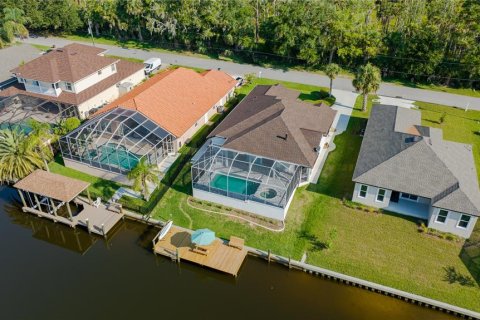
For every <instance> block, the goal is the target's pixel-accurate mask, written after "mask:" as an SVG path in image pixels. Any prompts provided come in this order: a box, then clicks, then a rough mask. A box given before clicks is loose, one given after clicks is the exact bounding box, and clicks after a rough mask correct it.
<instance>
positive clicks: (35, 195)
mask: <svg viewBox="0 0 480 320" xmlns="http://www.w3.org/2000/svg"><path fill="white" fill-rule="evenodd" d="M33 197H34V198H35V202H36V203H37V206H38V211H40V212H43V211H42V206H41V205H40V201H38V197H37V194H36V193H34V194H33Z"/></svg>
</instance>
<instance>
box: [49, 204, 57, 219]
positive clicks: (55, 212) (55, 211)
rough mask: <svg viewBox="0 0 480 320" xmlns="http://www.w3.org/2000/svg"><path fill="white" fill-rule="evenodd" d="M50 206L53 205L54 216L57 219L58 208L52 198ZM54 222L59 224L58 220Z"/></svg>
mask: <svg viewBox="0 0 480 320" xmlns="http://www.w3.org/2000/svg"><path fill="white" fill-rule="evenodd" d="M50 204H51V205H52V208H53V214H54V215H55V217H56V216H57V207H55V202H53V199H52V198H50ZM54 221H55V222H57V220H54Z"/></svg>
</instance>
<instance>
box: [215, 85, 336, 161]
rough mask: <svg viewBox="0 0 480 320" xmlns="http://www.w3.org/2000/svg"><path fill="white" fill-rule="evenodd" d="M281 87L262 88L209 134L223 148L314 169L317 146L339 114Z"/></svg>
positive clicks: (255, 90)
mask: <svg viewBox="0 0 480 320" xmlns="http://www.w3.org/2000/svg"><path fill="white" fill-rule="evenodd" d="M298 96H299V92H298V91H295V90H289V89H286V88H285V87H283V86H282V85H273V86H269V85H259V86H256V87H255V88H254V89H253V90H252V91H251V92H250V94H249V95H248V96H246V97H245V98H244V99H243V100H242V101H241V102H240V103H239V104H238V105H237V106H236V107H235V109H233V111H232V112H231V113H230V114H229V115H228V116H227V117H226V118H225V119H224V120H223V121H222V122H221V123H220V125H219V126H218V127H217V128H215V130H213V131H212V133H210V135H209V137H214V136H218V137H223V138H226V141H225V143H224V144H223V147H224V148H228V149H233V150H237V151H242V152H247V153H251V154H255V155H259V156H263V157H267V158H270V159H275V160H282V161H287V162H291V163H295V164H300V165H303V166H307V167H313V165H314V164H315V161H316V159H317V157H318V154H317V152H316V151H315V150H314V148H316V147H318V146H319V144H320V140H321V138H322V136H323V135H324V134H328V132H329V130H330V127H331V125H332V123H333V119H334V118H335V115H336V111H335V110H333V109H331V108H330V107H328V106H326V105H319V106H314V105H312V104H309V103H306V102H303V101H301V100H299V99H298Z"/></svg>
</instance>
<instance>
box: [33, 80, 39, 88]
mask: <svg viewBox="0 0 480 320" xmlns="http://www.w3.org/2000/svg"><path fill="white" fill-rule="evenodd" d="M32 83H33V85H34V86H37V87H39V86H40V84H39V83H38V81H37V80H33V81H32Z"/></svg>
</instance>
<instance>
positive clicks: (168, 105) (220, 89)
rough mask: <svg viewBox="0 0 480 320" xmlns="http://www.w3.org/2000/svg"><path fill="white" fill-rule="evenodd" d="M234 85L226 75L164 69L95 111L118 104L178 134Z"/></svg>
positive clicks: (102, 110)
mask: <svg viewBox="0 0 480 320" xmlns="http://www.w3.org/2000/svg"><path fill="white" fill-rule="evenodd" d="M235 86H236V81H235V79H233V78H232V77H231V76H230V75H228V74H226V73H224V72H221V71H217V70H210V71H206V72H203V73H198V72H196V71H194V70H191V69H186V68H178V69H171V70H167V71H164V72H162V73H160V74H158V75H156V76H154V77H153V78H151V79H149V80H147V81H146V82H144V83H142V84H141V85H139V86H137V87H136V88H134V89H133V90H132V91H130V92H128V93H127V94H125V95H123V96H122V97H120V98H118V99H117V100H115V101H113V102H112V103H110V104H109V105H107V106H105V107H104V108H102V109H101V110H99V111H98V112H97V113H96V114H95V116H96V115H98V114H101V113H104V112H107V111H109V110H111V109H114V108H118V107H122V108H125V109H132V110H137V111H139V112H141V113H142V114H144V115H145V116H147V117H148V118H150V119H151V120H152V121H154V122H155V123H157V124H158V125H159V126H160V127H162V128H164V129H166V130H167V131H169V132H171V133H172V134H173V135H175V136H176V137H180V136H182V135H183V134H185V132H186V131H187V130H188V129H189V128H191V127H192V126H193V125H194V124H195V123H196V122H197V121H198V120H199V119H201V118H202V117H203V116H204V115H205V114H206V113H207V112H208V111H209V110H210V109H211V108H212V107H213V106H215V105H216V104H217V103H218V102H219V101H220V100H221V99H222V98H223V97H224V96H225V95H227V94H228V93H229V92H230V91H231V90H232V89H233V88H235Z"/></svg>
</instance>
